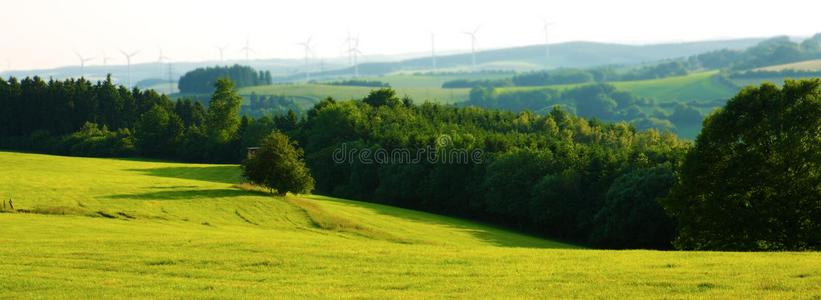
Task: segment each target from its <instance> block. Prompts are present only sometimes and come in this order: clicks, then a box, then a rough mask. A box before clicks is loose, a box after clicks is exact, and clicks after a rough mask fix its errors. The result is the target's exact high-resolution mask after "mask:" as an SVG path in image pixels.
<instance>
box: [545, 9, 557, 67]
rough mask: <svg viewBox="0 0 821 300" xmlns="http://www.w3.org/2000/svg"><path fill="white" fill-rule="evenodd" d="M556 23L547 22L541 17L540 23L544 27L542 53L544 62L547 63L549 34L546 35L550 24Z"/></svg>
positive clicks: (548, 58)
mask: <svg viewBox="0 0 821 300" xmlns="http://www.w3.org/2000/svg"><path fill="white" fill-rule="evenodd" d="M555 24H556V23H552V22H548V21H547V20H545V19H542V25H543V29H544V55H545V64H547V62H548V60H550V44H549V41H550V39H549V38H550V36H549V35H548V33H549V31H550V26H553V25H555Z"/></svg>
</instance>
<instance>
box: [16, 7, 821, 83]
mask: <svg viewBox="0 0 821 300" xmlns="http://www.w3.org/2000/svg"><path fill="white" fill-rule="evenodd" d="M542 19H547V20H549V21H550V22H553V23H555V26H553V28H552V29H551V32H550V42H551V43H554V42H564V41H577V40H586V41H601V42H621V43H631V44H646V43H657V42H680V41H693V40H704V39H720V38H731V37H763V36H772V35H782V34H787V35H792V36H809V35H811V34H813V33H815V32H821V1H817V0H805V1H797V0H780V1H757V0H747V1H721V0H709V1H705V0H687V1H659V0H656V1H651V0H646V1H645V0H621V1H592V0H566V1H553V0H534V1H530V0H527V1H525V0H505V1H477V0H473V1H470V0H409V1H386V0H382V1H379V0H349V1H319V0H291V1H262V0H259V1H256V0H231V1H202V0H201V1H196V0H139V1H136V0H71V1H69V0H65V1H60V0H3V1H2V2H0V31H2V38H0V70H6V69H8V68H9V67H11V69H15V70H21V69H34V68H51V67H58V66H65V65H77V64H79V62H78V60H77V58H76V56H75V54H74V52H75V51H76V52H79V53H81V54H82V55H84V56H87V57H95V59H94V60H92V61H91V62H89V63H88V64H89V65H96V64H102V60H101V57H102V56H103V54H102V52H103V51H105V52H106V54H107V56H110V57H112V60H111V61H110V62H109V63H110V64H124V63H125V60H124V59H123V56H122V55H121V54H120V52H119V49H123V50H126V51H133V50H138V49H139V50H141V53H140V54H139V55H138V56H136V57H135V58H134V62H136V63H139V62H149V61H156V60H157V57H158V52H159V51H158V49H159V48H160V47H162V48H163V50H164V54H165V56H168V57H170V58H171V59H172V60H173V61H201V60H216V59H218V57H219V55H218V51H217V50H216V49H215V46H216V45H221V44H230V47H229V48H228V49H227V50H226V52H225V56H226V59H228V58H231V59H240V58H243V57H244V55H243V54H242V53H241V52H240V50H239V49H240V48H241V47H242V46H244V45H245V41H246V38H248V40H250V45H251V47H252V48H253V49H254V50H255V53H253V54H252V55H251V56H252V58H274V57H277V58H300V57H302V55H303V52H302V49H301V48H300V46H298V45H297V43H299V42H303V41H304V40H306V39H307V38H308V37H309V36H313V45H314V49H315V52H316V55H317V56H319V57H337V56H341V55H342V53H343V49H344V46H343V42H344V40H345V38H346V36H347V32H348V31H349V30H350V32H351V33H352V34H353V35H358V36H359V37H360V40H361V42H360V50H361V51H362V52H363V53H364V55H369V54H370V55H373V54H400V53H414V52H429V51H430V48H431V46H430V32H435V33H436V48H437V49H438V50H440V51H449V50H467V49H469V48H470V40H469V38H468V36H466V35H464V34H462V33H461V32H463V31H470V30H473V29H474V28H476V27H477V26H481V28H480V30H479V33H478V47H479V49H488V48H499V47H507V46H518V45H530V44H540V43H544V32H543V29H542Z"/></svg>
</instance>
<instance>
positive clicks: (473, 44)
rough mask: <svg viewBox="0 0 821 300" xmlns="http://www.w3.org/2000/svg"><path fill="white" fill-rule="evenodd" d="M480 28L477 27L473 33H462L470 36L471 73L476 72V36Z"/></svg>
mask: <svg viewBox="0 0 821 300" xmlns="http://www.w3.org/2000/svg"><path fill="white" fill-rule="evenodd" d="M481 27H482V26H477V27H476V29H474V30H473V31H464V32H462V33H464V34H466V35H468V36H470V56H471V63H472V65H473V71H474V72H476V34H477V33H479V29H480V28H481Z"/></svg>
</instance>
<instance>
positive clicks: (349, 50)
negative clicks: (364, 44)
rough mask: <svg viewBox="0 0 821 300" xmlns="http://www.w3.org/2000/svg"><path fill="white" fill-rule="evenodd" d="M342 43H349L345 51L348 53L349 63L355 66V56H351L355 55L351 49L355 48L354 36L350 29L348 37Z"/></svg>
mask: <svg viewBox="0 0 821 300" xmlns="http://www.w3.org/2000/svg"><path fill="white" fill-rule="evenodd" d="M342 44H347V46H348V48H347V49H345V53H346V54H347V55H348V65H350V66H353V56H351V55H353V53H352V51H351V50H352V49H353V38H352V37H351V31H350V30H348V38H346V39H345V41H344V42H343V43H342Z"/></svg>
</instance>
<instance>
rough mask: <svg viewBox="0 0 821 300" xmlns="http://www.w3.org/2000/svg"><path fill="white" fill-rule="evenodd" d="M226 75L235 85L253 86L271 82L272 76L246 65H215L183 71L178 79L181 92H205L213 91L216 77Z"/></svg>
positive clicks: (269, 73)
mask: <svg viewBox="0 0 821 300" xmlns="http://www.w3.org/2000/svg"><path fill="white" fill-rule="evenodd" d="M223 77H228V78H230V79H231V81H233V82H234V84H235V85H236V87H245V86H255V85H263V84H271V81H272V77H271V72H270V71H259V72H257V71H255V70H254V69H253V68H251V67H248V66H240V65H233V66H230V67H229V66H224V67H221V66H216V67H208V68H199V69H196V70H193V71H191V72H188V73H185V75H183V76H182V77H180V80H179V83H178V84H179V88H180V92H181V93H191V94H197V93H207V94H210V93H212V92H214V84H215V83H216V82H217V79H219V78H223Z"/></svg>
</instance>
